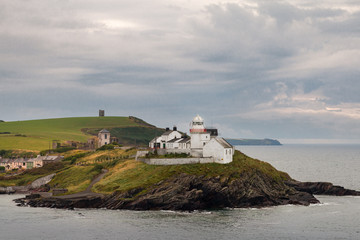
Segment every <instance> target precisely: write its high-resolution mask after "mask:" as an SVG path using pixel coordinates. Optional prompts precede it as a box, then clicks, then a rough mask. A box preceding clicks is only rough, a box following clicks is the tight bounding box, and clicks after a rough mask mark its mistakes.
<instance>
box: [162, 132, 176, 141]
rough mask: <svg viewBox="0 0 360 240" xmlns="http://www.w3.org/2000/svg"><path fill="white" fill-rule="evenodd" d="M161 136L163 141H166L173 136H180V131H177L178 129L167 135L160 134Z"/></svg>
mask: <svg viewBox="0 0 360 240" xmlns="http://www.w3.org/2000/svg"><path fill="white" fill-rule="evenodd" d="M161 138H162V140H163V141H165V142H168V141H170V140H172V139H174V138H181V133H179V132H178V131H172V132H171V133H170V134H168V135H161Z"/></svg>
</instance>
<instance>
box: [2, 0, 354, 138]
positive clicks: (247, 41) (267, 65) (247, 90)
mask: <svg viewBox="0 0 360 240" xmlns="http://www.w3.org/2000/svg"><path fill="white" fill-rule="evenodd" d="M205 2H206V3H202V2H197V3H196V7H195V5H192V3H190V2H186V1H175V2H174V3H172V4H173V6H169V5H168V3H167V2H164V1H160V0H156V1H141V4H139V2H135V1H115V0H114V1H105V2H103V1H102V2H99V1H76V2H73V1H55V0H54V1H45V2H39V1H27V2H23V1H10V2H2V3H1V5H2V6H1V7H0V13H1V14H0V16H1V17H0V27H1V31H0V35H1V37H0V62H1V67H0V71H1V76H0V83H1V87H2V88H6V89H7V91H2V92H1V96H0V100H1V103H2V104H1V107H0V110H1V112H7V113H8V115H7V116H6V117H0V119H2V118H4V119H5V120H17V119H21V118H22V116H21V114H19V112H21V110H23V111H25V110H26V109H34V112H36V116H31V113H28V114H27V115H26V117H27V118H38V117H39V114H42V112H43V115H41V116H42V117H53V116H56V117H61V116H71V115H78V116H81V115H92V114H93V113H94V112H95V113H96V110H97V108H101V107H104V108H106V110H107V112H108V113H109V114H113V115H136V116H139V117H143V118H145V120H148V121H149V122H151V123H154V124H157V125H160V126H168V125H169V124H170V123H173V122H175V120H174V119H176V122H177V123H179V124H181V125H183V126H186V124H187V123H188V121H189V118H191V117H192V116H193V115H194V114H197V113H199V114H200V115H203V116H204V117H206V118H208V119H212V120H213V121H214V122H215V123H216V124H219V126H224V129H226V130H224V131H223V134H224V136H226V135H228V136H230V135H231V136H236V132H239V133H242V134H249V136H250V135H251V137H279V138H280V137H281V138H284V137H287V138H300V137H301V138H307V137H314V136H316V137H317V138H320V137H324V138H325V137H335V136H336V137H341V136H344V137H346V136H347V135H348V134H347V133H348V132H349V127H347V126H352V127H353V128H355V129H356V130H354V131H352V132H353V135H352V137H355V136H356V133H358V132H359V131H358V127H357V125H356V121H355V120H352V119H350V118H348V117H345V115H335V114H336V113H330V114H333V115H330V116H331V117H329V115H326V114H328V113H326V111H325V110H323V112H324V113H322V114H317V115H316V114H315V112H316V111H317V110H318V109H320V108H323V109H325V107H327V106H328V107H331V106H332V105H336V106H337V105H341V104H343V103H349V104H352V103H359V101H360V99H359V97H358V94H357V93H358V90H359V89H360V85H359V84H358V83H357V80H358V76H359V72H358V70H357V68H358V66H356V65H357V62H356V56H357V51H359V46H358V45H357V44H356V43H357V42H358V40H359V39H358V30H359V28H358V26H357V25H356V23H357V21H358V18H359V12H356V11H354V12H352V13H350V12H348V11H346V10H344V8H340V7H339V6H338V5H331V4H329V3H327V2H326V1H324V2H321V3H313V2H312V1H307V2H305V1H304V2H301V3H300V2H296V1H288V2H269V1H256V3H258V6H255V5H251V4H249V5H246V4H240V3H239V4H237V3H221V2H220V1H219V2H215V1H214V2H215V3H214V4H211V5H208V3H207V1H205ZM35 3H36V4H35ZM193 4H195V3H193ZM300 4H301V5H300ZM346 4H348V6H351V5H349V2H347V3H346ZM355 4H356V3H355ZM304 5H306V8H304V7H303V6H304ZM199 6H201V7H199ZM13 12H17V14H12V13H13ZM106 21H108V22H106ZM111 21H113V22H111ZM107 24H108V25H107ZM109 24H110V25H109ZM111 24H114V25H113V26H112V25H111ZM117 24H118V25H117ZM122 24H123V25H122ZM338 33H341V34H342V35H341V37H339V36H338ZM340 51H342V52H341V54H340V57H338V56H335V57H334V58H333V59H332V61H333V62H332V61H330V62H329V63H326V64H325V63H322V62H321V61H324V60H327V59H329V58H330V57H331V56H333V55H334V54H336V53H338V52H340ZM329 56H330V57H329ZM315 57H317V58H318V60H316V61H318V62H316V61H315V62H312V60H313V58H315ZM347 57H349V58H351V59H353V60H351V61H352V62H349V63H344V62H340V61H341V59H346V58H347ZM313 61H314V60H313ZM349 61H350V60H349ZM16 84H17V85H16ZM9 97H14V98H15V100H14V101H13V106H14V108H16V109H18V110H19V111H11V108H9V107H8V106H7V105H8V103H7V99H8V98H9ZM64 97H65V99H64ZM45 99H46V101H44V100H45ZM313 99H318V100H313ZM5 103H6V104H5ZM53 106H56V111H55V110H54V111H47V109H50V108H51V107H53ZM94 108H95V109H94ZM354 108H355V107H354ZM298 109H300V110H303V111H297V112H291V111H296V110H298ZM47 113H49V114H50V113H51V114H52V116H46V114H47ZM159 116H161V118H160V117H159ZM248 116H253V117H252V118H251V119H249V117H248ZM238 137H247V136H243V135H242V136H238Z"/></svg>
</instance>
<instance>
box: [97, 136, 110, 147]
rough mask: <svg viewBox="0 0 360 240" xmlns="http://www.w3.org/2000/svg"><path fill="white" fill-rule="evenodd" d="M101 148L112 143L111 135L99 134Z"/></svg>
mask: <svg viewBox="0 0 360 240" xmlns="http://www.w3.org/2000/svg"><path fill="white" fill-rule="evenodd" d="M98 138H99V147H102V146H104V145H106V144H109V143H110V133H99V134H98Z"/></svg>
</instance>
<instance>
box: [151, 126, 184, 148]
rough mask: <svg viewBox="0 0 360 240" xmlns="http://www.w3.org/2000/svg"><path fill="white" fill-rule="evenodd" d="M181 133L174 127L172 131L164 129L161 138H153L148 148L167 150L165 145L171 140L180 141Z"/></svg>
mask: <svg viewBox="0 0 360 240" xmlns="http://www.w3.org/2000/svg"><path fill="white" fill-rule="evenodd" d="M181 136H182V135H181V133H180V132H178V131H177V128H176V127H174V128H173V130H170V129H169V128H167V129H166V132H164V133H163V134H162V135H161V136H159V137H155V138H153V139H152V140H151V141H150V142H149V147H150V148H153V149H155V148H156V149H162V148H163V149H165V148H167V146H166V144H167V143H168V142H169V141H172V140H173V139H181Z"/></svg>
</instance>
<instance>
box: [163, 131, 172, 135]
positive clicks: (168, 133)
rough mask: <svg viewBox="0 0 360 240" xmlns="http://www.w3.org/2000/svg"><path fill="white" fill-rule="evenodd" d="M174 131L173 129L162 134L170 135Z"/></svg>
mask: <svg viewBox="0 0 360 240" xmlns="http://www.w3.org/2000/svg"><path fill="white" fill-rule="evenodd" d="M172 132H173V130H170V131H166V132H164V133H163V134H162V135H165V136H168V135H170V133H172Z"/></svg>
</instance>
